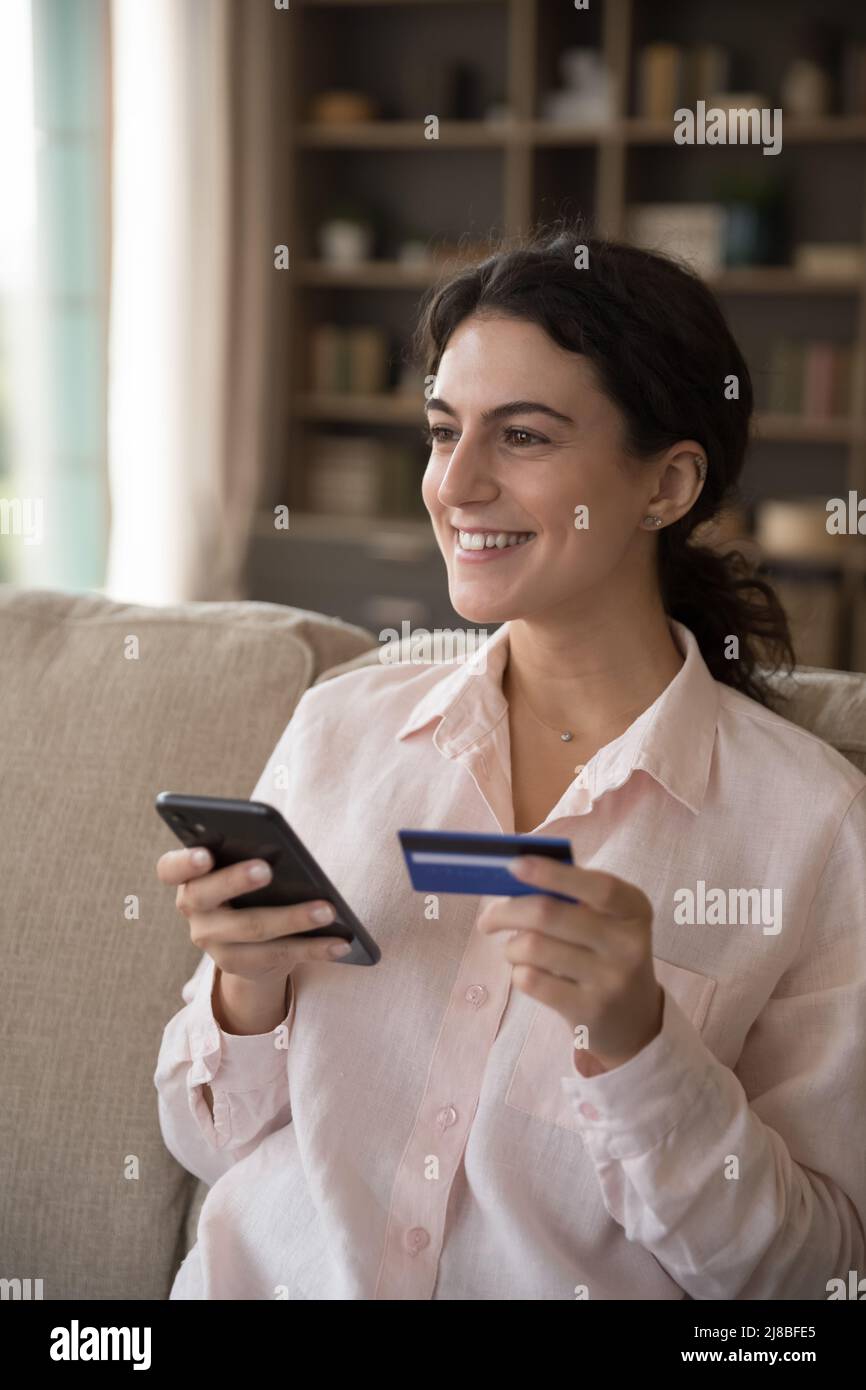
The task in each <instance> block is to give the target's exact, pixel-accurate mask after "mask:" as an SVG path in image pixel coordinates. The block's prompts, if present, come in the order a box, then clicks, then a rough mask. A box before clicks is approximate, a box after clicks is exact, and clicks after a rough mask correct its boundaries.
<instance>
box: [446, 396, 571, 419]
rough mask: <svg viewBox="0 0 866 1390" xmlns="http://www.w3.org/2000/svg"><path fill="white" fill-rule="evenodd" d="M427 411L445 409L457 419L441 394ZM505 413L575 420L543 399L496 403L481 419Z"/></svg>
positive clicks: (495, 417) (484, 411)
mask: <svg viewBox="0 0 866 1390" xmlns="http://www.w3.org/2000/svg"><path fill="white" fill-rule="evenodd" d="M424 409H425V411H431V410H443V411H444V412H445V414H446V415H452V416H453V417H454V419H455V420H456V419H457V412H456V410H454V408H453V406H450V405H449V404H448V402H447V401H443V400H442V398H441V396H431V397H430V399H429V401H426V402H425V404H424ZM503 415H550V416H551V418H552V419H554V420H561V421H562V423H563V424H564V425H573V424H574V421H573V420H572V419H571V417H570V416H568V415H563V414H562V413H561V411H559V410H554V409H553V406H550V405H545V404H544V403H543V402H542V401H505V403H504V404H503V405H495V406H493V408H492V409H491V410H482V412H481V419H482V420H483V421H484V423H485V425H487V424H489V423H490V422H491V420H500V419H501V418H502V417H503Z"/></svg>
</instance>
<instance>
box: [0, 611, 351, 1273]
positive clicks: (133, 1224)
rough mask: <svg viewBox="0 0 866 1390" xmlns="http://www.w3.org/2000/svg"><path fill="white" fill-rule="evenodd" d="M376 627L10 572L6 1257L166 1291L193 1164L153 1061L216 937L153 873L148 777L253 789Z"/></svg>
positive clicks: (1, 916) (4, 941) (1, 1228)
mask: <svg viewBox="0 0 866 1390" xmlns="http://www.w3.org/2000/svg"><path fill="white" fill-rule="evenodd" d="M133 639H134V640H133ZM374 640H375V639H374V638H373V636H372V635H371V634H370V633H367V632H364V631H363V630H362V629H361V628H356V627H351V626H349V625H348V624H346V623H343V622H341V621H339V620H337V619H332V618H327V617H323V616H321V615H319V614H316V613H311V612H307V611H305V610H303V609H295V608H284V607H280V606H279V605H275V604H268V603H252V602H249V603H207V604H204V603H189V604H184V605H180V606H177V607H166V608H145V607H135V606H130V605H126V604H120V603H115V602H112V601H110V600H108V599H106V598H103V597H101V596H99V595H84V596H74V595H66V594H61V593H55V592H50V591H33V590H24V591H16V590H14V589H12V588H10V587H8V586H6V587H0V653H2V671H0V693H2V710H3V719H2V724H0V767H2V779H3V796H2V800H0V843H2V845H3V862H4V873H3V884H2V908H0V973H2V978H3V987H4V1007H3V1010H2V1013H0V1051H2V1058H3V1061H2V1069H3V1105H2V1107H0V1250H2V1252H3V1267H2V1269H0V1275H2V1276H3V1277H5V1278H15V1277H17V1278H21V1279H25V1278H31V1279H36V1278H40V1279H42V1280H43V1281H44V1296H45V1298H46V1299H58V1298H72V1299H85V1298H92V1299H123V1298H132V1299H153V1298H156V1299H162V1298H165V1297H166V1296H167V1294H168V1291H169V1289H170V1286H171V1282H172V1279H173V1276H174V1272H175V1269H176V1267H177V1264H178V1263H179V1261H180V1258H181V1257H182V1255H183V1253H184V1250H185V1242H184V1232H185V1218H186V1216H187V1213H188V1209H189V1207H190V1204H191V1201H192V1199H193V1197H194V1196H195V1190H196V1188H197V1187H198V1186H199V1184H198V1182H197V1179H195V1178H193V1177H192V1176H191V1175H189V1174H187V1173H186V1172H185V1171H184V1170H183V1169H182V1168H180V1166H179V1165H178V1164H177V1163H176V1162H175V1160H174V1159H173V1158H172V1157H171V1155H170V1154H169V1153H168V1151H167V1150H166V1149H165V1146H164V1145H163V1142H162V1136H161V1134H160V1131H159V1124H158V1118H157V1104H156V1091H155V1089H154V1086H153V1073H154V1069H155V1067H156V1058H157V1053H158V1051H159V1044H160V1040H161V1037H162V1030H163V1028H164V1027H165V1025H166V1023H167V1022H168V1020H169V1018H170V1017H171V1016H172V1014H174V1013H175V1012H176V1011H177V1010H178V1009H179V1008H180V1007H181V1003H182V1001H181V998H180V989H181V986H182V984H183V982H184V981H185V980H186V979H188V978H189V976H190V975H191V974H192V971H193V969H194V968H195V965H196V962H197V960H198V959H199V958H200V957H199V952H198V951H197V950H196V948H195V947H194V946H192V945H191V943H190V940H189V934H188V930H187V926H186V923H185V922H184V920H183V919H182V918H181V917H180V916H179V915H178V913H177V912H176V910H175V907H174V892H173V891H172V890H170V889H168V888H165V887H163V886H162V885H160V884H159V882H158V881H157V879H156V875H155V868H154V866H155V863H156V860H157V858H158V857H159V855H160V854H161V853H162V852H163V851H164V850H166V849H169V848H173V847H175V845H176V841H175V840H174V837H173V836H172V835H171V833H170V832H169V830H168V829H167V827H166V826H165V825H164V824H163V823H162V821H160V819H159V818H158V816H157V815H156V812H155V811H154V809H153V801H154V797H155V796H156V794H157V792H159V791H162V790H172V791H196V792H201V793H204V794H210V795H217V796H239V797H247V796H249V795H250V793H251V791H252V789H253V787H254V786H255V783H256V781H257V779H258V776H259V774H260V772H261V770H262V768H263V767H264V765H265V762H266V761H267V758H268V756H269V754H270V752H271V751H272V749H273V747H274V746H275V744H276V742H277V740H278V738H279V736H280V734H281V733H282V731H283V729H284V727H285V725H286V723H287V722H288V720H289V718H290V717H291V714H292V710H293V709H294V707H295V704H296V703H297V701H298V699H299V698H300V696H301V694H302V693H303V691H304V690H305V689H306V687H307V686H308V685H309V684H311V682H312V681H313V680H315V679H316V677H317V676H318V675H319V674H321V673H322V672H323V671H324V670H326V669H327V668H329V667H332V666H333V665H334V664H335V663H338V662H342V661H344V660H346V659H347V658H350V657H352V656H354V655H356V654H357V653H359V652H362V651H364V650H367V649H369V648H370V647H371V645H372V643H373V642H374ZM136 642H137V645H138V649H137V652H136V650H135V643H136ZM136 905H137V906H136Z"/></svg>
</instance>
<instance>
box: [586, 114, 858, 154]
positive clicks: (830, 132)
mask: <svg viewBox="0 0 866 1390" xmlns="http://www.w3.org/2000/svg"><path fill="white" fill-rule="evenodd" d="M673 131H674V126H673V117H672V116H671V118H670V119H669V120H660V121H659V120H650V119H649V118H647V117H646V116H631V117H627V118H626V119H625V120H622V121H618V122H616V123H615V125H614V126H613V127H611V130H610V132H609V138H613V139H620V140H624V141H625V142H626V143H627V144H631V145H667V144H668V143H670V144H673V142H674V140H673ZM860 140H864V141H866V116H816V117H815V118H813V119H812V120H800V121H797V120H789V121H785V120H783V122H782V142H783V148H784V145H786V144H788V145H803V144H847V143H849V142H852V141H854V142H857V141H860ZM677 148H679V147H677ZM692 148H703V147H698V146H694V147H692ZM707 148H710V149H719V148H721V147H720V146H718V145H712V146H707ZM749 148H752V147H751V146H749Z"/></svg>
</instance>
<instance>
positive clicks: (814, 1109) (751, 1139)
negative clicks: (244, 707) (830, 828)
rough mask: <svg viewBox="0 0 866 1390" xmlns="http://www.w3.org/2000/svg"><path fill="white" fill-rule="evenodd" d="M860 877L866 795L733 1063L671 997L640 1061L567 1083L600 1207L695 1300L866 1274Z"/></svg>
mask: <svg viewBox="0 0 866 1390" xmlns="http://www.w3.org/2000/svg"><path fill="white" fill-rule="evenodd" d="M817 868H818V870H819V871H820V865H818V866H817ZM864 882H866V791H861V792H860V793H859V794H858V795H857V796H856V797H855V798H854V800H853V801H852V802H851V804H850V806H849V807H848V810H847V813H846V814H845V815H844V817H843V819H842V822H841V824H840V826H839V829H838V832H837V834H836V837H835V840H834V843H833V847H832V850H831V852H830V855H829V857H828V859H827V861H826V863H825V864H824V866H823V871H822V872H818V874H817V883H816V891H815V894H814V898H813V900H812V904H811V907H810V909H809V912H808V918H807V922H806V928H805V931H804V933H803V938H802V941H801V943H800V949H799V951H798V954H797V956H796V959H795V960H794V962H793V964H792V965H791V967H790V968H789V969H788V970H787V971H786V972H785V974H784V975H783V976H782V977H781V979H780V980H779V981H778V983H777V985H776V988H775V990H774V991H773V994H772V996H771V997H770V998H769V999H768V1001H767V1003H766V1005H765V1006H764V1008H763V1010H762V1011H761V1013H760V1015H759V1017H758V1018H757V1019H756V1020H755V1023H754V1024H753V1026H752V1028H751V1030H750V1031H749V1034H748V1036H747V1038H746V1041H745V1044H744V1047H743V1049H742V1052H741V1055H740V1057H739V1059H738V1061H737V1064H736V1066H735V1067H734V1069H733V1070H732V1069H731V1068H729V1067H727V1066H725V1065H724V1064H723V1063H721V1062H720V1061H719V1060H718V1058H716V1057H715V1055H714V1054H713V1053H712V1052H711V1051H710V1050H709V1048H708V1047H706V1045H705V1044H704V1042H703V1040H702V1038H701V1036H700V1033H699V1032H698V1031H697V1029H696V1028H695V1027H694V1026H693V1024H692V1023H691V1021H690V1020H689V1019H688V1018H687V1017H686V1015H685V1014H684V1012H683V1011H682V1010H681V1009H680V1007H679V1006H678V1004H677V1003H676V1001H675V1000H674V999H673V998H672V997H671V996H670V994H669V993H667V992H666V994H665V1006H664V1018H663V1024H662V1029H661V1032H660V1033H659V1034H658V1036H657V1037H655V1038H654V1039H653V1041H652V1042H651V1043H650V1044H649V1045H648V1046H647V1047H645V1048H644V1049H643V1050H642V1051H641V1052H639V1053H638V1054H637V1056H636V1057H633V1058H632V1059H631V1060H630V1061H629V1062H627V1063H625V1064H624V1065H623V1066H621V1067H617V1068H615V1069H614V1070H612V1071H610V1072H606V1073H603V1074H601V1075H598V1076H593V1077H586V1078H585V1077H582V1076H580V1075H577V1074H574V1075H571V1076H567V1077H563V1079H562V1086H563V1088H564V1091H565V1094H566V1095H567V1096H568V1098H569V1101H570V1103H571V1104H573V1106H574V1112H575V1116H576V1117H577V1118H578V1119H579V1123H580V1128H581V1133H582V1135H583V1138H584V1140H585V1145H586V1150H587V1152H588V1153H589V1154H590V1155H591V1158H592V1160H593V1162H594V1164H595V1167H596V1171H597V1175H598V1179H599V1182H600V1185H601V1191H602V1195H603V1200H604V1204H605V1207H606V1208H607V1210H608V1212H609V1213H610V1214H611V1216H613V1217H614V1218H615V1220H617V1221H618V1222H619V1223H620V1225H621V1226H622V1227H623V1228H624V1230H625V1233H626V1235H627V1236H628V1238H629V1240H633V1241H636V1242H638V1243H639V1244H641V1245H642V1246H644V1247H645V1248H646V1249H647V1250H649V1251H650V1252H651V1253H652V1254H653V1255H654V1256H655V1258H656V1259H657V1260H658V1261H659V1263H660V1264H661V1265H662V1266H663V1268H664V1269H665V1270H667V1272H668V1273H669V1274H670V1276H671V1278H673V1279H674V1280H676V1282H677V1283H678V1284H679V1285H680V1287H681V1288H682V1289H683V1290H685V1292H686V1293H687V1294H689V1295H690V1296H691V1297H692V1298H696V1299H771V1298H783V1299H792V1298H806V1299H825V1298H827V1297H828V1292H829V1282H828V1281H829V1280H831V1279H834V1278H836V1279H841V1280H843V1281H844V1283H845V1284H847V1282H848V1276H849V1271H851V1270H860V1271H862V1270H863V1269H866V1236H864V1229H866V1046H864V1042H866V1036H864V1035H866V1023H864V1020H866V909H864V902H866V893H864Z"/></svg>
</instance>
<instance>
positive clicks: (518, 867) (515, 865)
mask: <svg viewBox="0 0 866 1390" xmlns="http://www.w3.org/2000/svg"><path fill="white" fill-rule="evenodd" d="M533 867H534V865H533V862H532V860H531V859H527V858H526V857H525V856H521V857H520V858H518V859H509V861H508V863H507V865H506V868H507V869H508V872H509V873H510V874H531V873H532V870H533Z"/></svg>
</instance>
